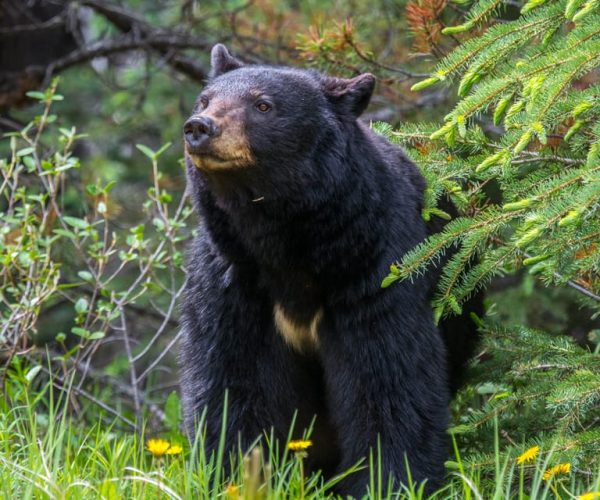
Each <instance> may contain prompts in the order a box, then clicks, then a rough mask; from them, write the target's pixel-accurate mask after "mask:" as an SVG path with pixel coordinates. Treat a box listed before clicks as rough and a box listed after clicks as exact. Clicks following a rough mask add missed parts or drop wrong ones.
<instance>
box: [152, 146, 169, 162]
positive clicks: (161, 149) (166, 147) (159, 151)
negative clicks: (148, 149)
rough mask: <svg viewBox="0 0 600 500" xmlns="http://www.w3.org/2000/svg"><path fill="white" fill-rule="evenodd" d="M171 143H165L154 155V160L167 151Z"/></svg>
mask: <svg viewBox="0 0 600 500" xmlns="http://www.w3.org/2000/svg"><path fill="white" fill-rule="evenodd" d="M171 144H172V143H171V142H167V143H166V144H165V145H164V146H162V147H161V148H160V149H159V150H158V151H157V152H156V153H154V159H156V158H158V157H159V156H160V155H161V154H163V153H164V152H165V151H166V150H167V149H169V148H170V147H171Z"/></svg>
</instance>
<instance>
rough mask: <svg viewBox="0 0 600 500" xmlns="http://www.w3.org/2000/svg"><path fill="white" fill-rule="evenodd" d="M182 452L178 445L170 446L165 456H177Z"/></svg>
mask: <svg viewBox="0 0 600 500" xmlns="http://www.w3.org/2000/svg"><path fill="white" fill-rule="evenodd" d="M182 451H183V448H182V447H181V446H179V445H178V444H172V445H171V446H170V447H169V449H168V450H167V451H166V453H167V455H179V454H180V453H181V452H182Z"/></svg>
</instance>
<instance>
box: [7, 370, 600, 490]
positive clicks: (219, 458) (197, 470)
mask: <svg viewBox="0 0 600 500" xmlns="http://www.w3.org/2000/svg"><path fill="white" fill-rule="evenodd" d="M69 397H70V395H69V393H68V392H65V391H56V390H54V389H53V387H52V382H51V381H45V382H41V383H40V385H36V374H35V373H34V374H31V373H30V372H24V373H15V372H14V371H13V372H11V373H10V375H9V377H8V378H7V380H6V381H5V394H4V398H2V399H1V400H0V498H2V499H38V498H44V499H45V498H49V499H54V498H57V499H58V498H60V499H82V498H90V499H109V500H113V499H121V498H136V499H137V498H144V499H145V498H152V499H156V498H161V499H169V498H172V499H184V498H194V499H212V498H225V499H229V500H231V499H242V498H243V499H263V498H265V499H266V498H269V499H271V498H273V499H274V498H290V499H296V498H325V497H327V496H328V495H329V496H330V497H331V496H332V494H331V493H330V491H331V487H332V486H333V485H334V483H335V482H336V481H338V480H339V479H340V478H339V477H338V478H335V479H333V480H331V481H326V480H324V478H323V477H322V476H320V475H319V474H318V473H317V474H313V475H309V476H306V475H305V473H304V468H303V462H302V460H303V455H302V453H297V452H291V451H289V450H288V449H287V448H285V447H284V446H281V445H280V444H279V443H277V442H275V441H274V440H273V439H272V438H270V437H269V436H265V439H264V440H263V441H262V443H263V445H262V450H261V449H260V448H259V447H258V446H257V447H256V448H254V449H253V451H251V452H250V453H249V454H248V455H247V456H246V457H242V456H241V454H238V456H236V457H232V456H230V455H228V454H226V453H225V452H224V450H223V447H221V448H220V452H219V453H217V454H213V455H211V456H207V454H205V453H204V451H203V439H202V434H201V433H199V435H198V436H197V437H196V439H195V441H194V442H193V443H191V444H189V443H187V441H184V440H183V437H182V436H181V435H179V434H178V433H173V432H170V433H169V434H167V435H163V436H162V437H165V438H166V440H169V441H170V442H177V443H179V444H181V445H182V451H181V452H180V453H176V454H173V455H169V454H162V455H160V454H159V455H160V456H158V455H157V456H154V455H153V454H152V453H151V452H150V451H149V450H148V449H147V439H148V438H151V437H161V436H155V435H153V434H152V433H150V432H142V433H141V434H135V433H128V432H126V431H125V430H124V428H121V427H119V426H120V425H121V422H120V421H119V420H107V418H106V416H105V415H101V414H98V415H97V419H96V422H95V423H93V424H89V423H86V422H87V419H86V418H83V417H82V415H83V414H84V413H85V412H86V409H85V408H80V409H79V411H78V412H75V411H74V410H73V405H72V404H71V405H69V404H67V403H68V399H69ZM68 409H69V410H68ZM200 427H201V426H200ZM497 435H498V432H497V431H496V436H497ZM497 442H498V439H497V438H496V443H497ZM454 451H455V456H454V458H453V460H450V461H449V462H448V469H449V474H448V481H447V484H446V485H445V486H444V487H443V488H441V489H440V490H438V491H437V492H436V493H435V494H434V495H433V496H432V498H436V499H446V498H465V499H467V500H469V499H486V500H487V499H504V498H518V499H522V500H525V499H545V498H564V499H568V498H577V497H578V496H579V495H582V494H584V493H590V492H595V491H597V492H599V493H598V497H597V498H600V471H599V473H597V474H596V476H595V477H592V476H590V477H589V478H588V480H581V479H575V477H578V478H580V476H576V475H574V474H556V475H555V476H554V477H553V478H552V479H550V480H545V479H544V478H543V475H544V472H545V471H547V470H548V469H549V468H550V466H551V464H553V463H554V462H553V453H552V450H540V452H539V453H537V454H536V457H535V460H532V461H528V462H527V463H523V464H518V463H517V461H516V460H515V458H514V457H512V458H510V459H503V460H502V461H501V460H500V459H499V458H498V459H497V460H496V464H495V472H494V474H493V475H490V474H488V473H482V471H481V470H479V469H476V468H474V469H467V468H465V466H464V462H463V460H462V459H461V454H460V450H459V449H458V448H457V447H456V446H455V450H454ZM309 452H310V451H309ZM377 456H378V452H377V450H374V451H373V453H372V454H371V456H370V457H369V460H367V461H366V462H365V463H363V464H357V465H356V466H355V467H354V468H353V469H352V470H349V471H347V472H346V474H352V473H353V472H354V471H355V470H356V469H358V468H360V467H369V469H370V478H371V479H370V484H369V485H368V493H367V490H365V493H366V495H365V498H410V499H420V498H424V494H423V485H418V484H409V485H406V486H402V487H401V488H400V489H399V490H394V488H393V487H392V485H390V484H389V482H388V481H387V480H386V478H385V477H384V476H383V475H382V471H381V469H380V468H379V467H378V465H377V464H378V463H379V460H377ZM496 456H497V457H500V454H499V453H497V454H496ZM229 464H234V465H233V466H232V471H233V472H232V473H231V475H230V476H229V477H225V476H224V473H223V467H222V466H223V465H229ZM224 469H225V470H229V468H228V467H225V468H224ZM584 498H585V497H584ZM588 498H593V497H588Z"/></svg>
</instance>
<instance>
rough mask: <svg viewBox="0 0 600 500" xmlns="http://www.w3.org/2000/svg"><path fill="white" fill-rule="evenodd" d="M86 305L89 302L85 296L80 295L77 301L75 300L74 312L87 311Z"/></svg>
mask: <svg viewBox="0 0 600 500" xmlns="http://www.w3.org/2000/svg"><path fill="white" fill-rule="evenodd" d="M88 306H89V303H88V301H87V299H86V298H85V297H80V298H79V299H77V302H75V312H77V314H84V313H85V312H87V310H88Z"/></svg>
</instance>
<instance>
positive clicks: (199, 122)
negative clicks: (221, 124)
mask: <svg viewBox="0 0 600 500" xmlns="http://www.w3.org/2000/svg"><path fill="white" fill-rule="evenodd" d="M218 133H219V128H218V127H217V125H216V123H215V122H214V121H213V120H211V119H210V118H208V117H207V116H197V117H194V118H190V119H189V120H188V121H186V122H185V123H184V125H183V135H184V136H185V141H186V142H187V143H188V145H189V146H190V147H191V148H192V149H196V148H198V147H200V146H201V145H202V143H203V142H205V141H206V140H208V138H210V137H214V136H216V135H217V134H218Z"/></svg>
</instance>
